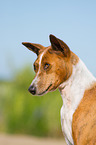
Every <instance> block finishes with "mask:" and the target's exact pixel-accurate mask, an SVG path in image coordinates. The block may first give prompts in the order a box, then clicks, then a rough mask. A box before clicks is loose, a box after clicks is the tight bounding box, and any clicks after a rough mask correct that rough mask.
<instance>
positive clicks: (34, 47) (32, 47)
mask: <svg viewBox="0 0 96 145" xmlns="http://www.w3.org/2000/svg"><path fill="white" fill-rule="evenodd" d="M22 44H23V45H24V46H26V47H27V48H28V49H29V50H31V51H33V52H34V53H36V54H37V55H38V54H39V51H40V50H41V49H43V48H44V46H42V45H40V44H35V43H29V42H22Z"/></svg>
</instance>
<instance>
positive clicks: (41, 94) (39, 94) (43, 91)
mask: <svg viewBox="0 0 96 145" xmlns="http://www.w3.org/2000/svg"><path fill="white" fill-rule="evenodd" d="M51 86H52V84H50V85H49V87H48V88H47V89H46V90H45V91H43V92H42V93H40V94H38V95H43V94H45V93H46V92H47V91H48V90H49V88H50V87H51Z"/></svg>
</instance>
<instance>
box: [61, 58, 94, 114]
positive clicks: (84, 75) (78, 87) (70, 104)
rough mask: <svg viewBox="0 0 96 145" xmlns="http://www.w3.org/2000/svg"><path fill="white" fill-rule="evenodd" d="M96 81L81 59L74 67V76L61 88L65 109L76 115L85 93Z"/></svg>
mask: <svg viewBox="0 0 96 145" xmlns="http://www.w3.org/2000/svg"><path fill="white" fill-rule="evenodd" d="M95 81H96V79H95V78H94V76H93V75H92V74H91V73H90V72H89V70H88V69H87V68H86V66H85V65H84V63H83V62H82V61H81V60H80V59H79V61H78V63H77V64H76V65H73V72H72V75H71V76H70V77H69V79H68V80H67V81H65V82H64V83H62V84H61V85H60V86H59V91H60V93H61V96H62V99H63V106H64V108H66V109H68V110H70V109H71V111H72V112H73V113H74V111H75V110H76V108H77V106H78V104H79V103H80V101H81V99H82V97H83V94H84V91H85V90H86V89H88V88H90V87H91V85H92V84H93V83H94V82H95Z"/></svg>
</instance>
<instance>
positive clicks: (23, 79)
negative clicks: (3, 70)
mask: <svg viewBox="0 0 96 145" xmlns="http://www.w3.org/2000/svg"><path fill="white" fill-rule="evenodd" d="M33 77H34V73H33V72H32V70H31V69H29V67H27V68H24V69H23V70H22V71H20V72H19V73H18V74H17V75H16V77H15V79H14V81H11V82H0V132H7V133H19V134H30V135H36V136H58V137H60V136H62V131H61V125H60V124H61V123H60V108H61V106H62V99H61V96H60V93H59V91H58V90H57V91H55V92H52V93H48V94H46V95H44V96H41V97H37V96H32V95H31V94H30V93H29V92H28V91H27V90H28V87H29V85H30V83H31V81H32V79H33Z"/></svg>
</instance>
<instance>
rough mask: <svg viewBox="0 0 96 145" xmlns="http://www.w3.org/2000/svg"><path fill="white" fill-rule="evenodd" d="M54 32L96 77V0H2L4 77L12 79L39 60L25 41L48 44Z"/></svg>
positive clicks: (0, 44)
mask: <svg viewBox="0 0 96 145" xmlns="http://www.w3.org/2000/svg"><path fill="white" fill-rule="evenodd" d="M50 34H54V35H56V36H57V37H59V38H61V39H62V40H63V41H64V42H66V43H67V44H68V46H69V47H70V49H71V50H72V51H73V52H75V53H76V54H77V55H78V56H79V57H80V58H81V59H82V60H83V61H84V63H85V64H86V65H87V67H88V68H89V70H90V71H91V72H92V73H93V74H94V75H95V76H96V1H95V0H91V1H90V0H80V1H76V0H59V1H57V0H47V1H45V0H8V1H7V0H2V1H0V68H1V69H0V79H3V78H5V79H6V78H10V77H11V76H12V75H13V74H14V72H16V71H17V70H18V69H21V68H22V67H24V66H26V65H27V64H32V63H33V61H34V60H35V59H36V55H35V54H33V53H32V52H30V51H29V50H27V49H26V48H25V47H24V46H23V45H22V44H21V43H22V42H24V41H28V42H34V43H40V44H42V45H44V46H48V45H50V42H49V35H50ZM30 67H32V65H30Z"/></svg>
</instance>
